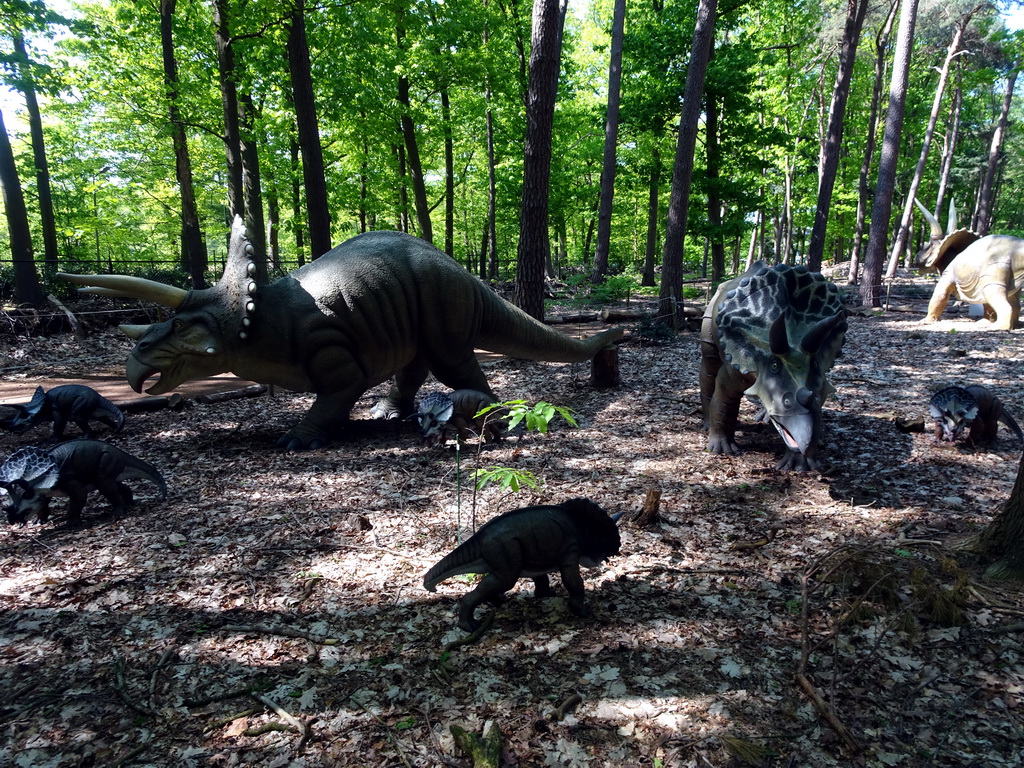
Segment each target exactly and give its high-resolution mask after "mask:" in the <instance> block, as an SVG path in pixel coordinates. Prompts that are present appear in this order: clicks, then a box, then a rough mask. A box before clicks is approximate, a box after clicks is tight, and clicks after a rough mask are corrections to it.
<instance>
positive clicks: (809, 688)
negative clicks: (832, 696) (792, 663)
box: [796, 672, 862, 753]
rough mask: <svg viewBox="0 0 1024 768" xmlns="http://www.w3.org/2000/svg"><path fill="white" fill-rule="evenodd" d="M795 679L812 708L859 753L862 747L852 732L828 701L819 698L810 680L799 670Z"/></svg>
mask: <svg viewBox="0 0 1024 768" xmlns="http://www.w3.org/2000/svg"><path fill="white" fill-rule="evenodd" d="M796 681H797V682H798V683H800V687H801V688H803V689H804V693H806V694H807V696H808V698H810V700H811V704H813V705H814V708H815V709H816V710H818V712H820V713H821V716H822V717H824V718H825V720H827V721H828V724H829V725H831V726H832V730H834V731H835V732H836V733H838V734H839V737H840V738H841V739H842V740H843V742H844V743H845V744H846V746H847V747H849V748H850V749H851V750H852V751H854V752H858V753H859V752H860V751H861V749H862V747H861V745H860V743H859V742H858V741H857V739H855V738H854V736H853V734H852V733H850V731H849V729H848V728H847V727H846V726H845V725H843V724H842V722H841V721H840V720H839V718H838V717H837V716H836V713H835V712H834V711H833V710H832V707H830V706H829V705H828V703H827V702H826V701H825V700H824V699H823V698H821V694H819V693H818V691H817V690H815V688H814V686H813V685H812V684H811V681H810V680H808V679H807V677H806V676H805V675H804V674H802V673H800V672H797V675H796Z"/></svg>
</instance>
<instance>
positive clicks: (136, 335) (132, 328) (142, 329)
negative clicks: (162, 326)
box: [117, 323, 153, 341]
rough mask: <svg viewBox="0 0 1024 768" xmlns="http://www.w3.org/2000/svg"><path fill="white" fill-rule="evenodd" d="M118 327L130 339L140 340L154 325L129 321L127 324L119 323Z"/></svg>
mask: <svg viewBox="0 0 1024 768" xmlns="http://www.w3.org/2000/svg"><path fill="white" fill-rule="evenodd" d="M117 327H118V330H120V331H121V333H123V334H124V335H125V336H127V337H128V338H129V339H135V340H136V341H138V340H139V339H141V338H142V337H143V336H145V335H146V331H148V330H149V329H150V328H152V327H153V326H152V325H129V324H128V323H125V324H123V325H119V326H117Z"/></svg>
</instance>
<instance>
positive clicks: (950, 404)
mask: <svg viewBox="0 0 1024 768" xmlns="http://www.w3.org/2000/svg"><path fill="white" fill-rule="evenodd" d="M929 412H930V413H931V416H932V418H933V419H935V429H934V436H935V439H936V440H941V441H945V442H950V443H952V442H956V441H957V440H958V439H959V438H960V436H961V435H962V434H963V431H964V430H965V429H966V430H967V443H969V444H970V445H975V446H991V445H994V444H995V442H996V433H997V431H998V430H999V422H1002V423H1003V424H1005V425H1006V426H1007V428H1009V429H1010V431H1012V432H1013V433H1014V434H1015V435H1016V436H1017V439H1018V440H1020V441H1022V442H1024V432H1022V431H1021V428H1020V425H1019V424H1017V422H1016V421H1015V420H1014V418H1013V416H1011V415H1010V414H1009V412H1007V410H1006V408H1005V407H1004V406H1003V403H1002V401H1001V400H1000V399H999V398H998V397H996V396H995V394H993V393H992V391H991V390H989V389H988V388H986V387H983V386H981V385H978V384H975V385H972V386H969V387H946V388H945V389H943V390H940V391H939V392H936V393H935V394H934V395H933V396H932V399H931V401H930V402H929Z"/></svg>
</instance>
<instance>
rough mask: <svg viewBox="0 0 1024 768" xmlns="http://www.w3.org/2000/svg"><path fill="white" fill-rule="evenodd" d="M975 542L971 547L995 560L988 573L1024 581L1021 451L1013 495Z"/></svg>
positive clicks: (1022, 469)
mask: <svg viewBox="0 0 1024 768" xmlns="http://www.w3.org/2000/svg"><path fill="white" fill-rule="evenodd" d="M972 545H973V546H972V547H971V548H972V549H976V550H977V551H980V552H981V553H982V554H985V555H987V556H989V557H992V558H994V559H995V560H996V562H994V563H993V564H992V565H991V566H989V568H988V570H987V571H986V573H985V575H986V576H988V577H989V578H993V579H1008V580H1014V581H1022V580H1024V454H1021V460H1020V465H1019V466H1018V468H1017V479H1016V481H1015V482H1014V484H1013V490H1012V491H1010V498H1009V499H1008V500H1007V502H1006V504H1005V505H1004V506H1003V509H1002V511H1001V512H1000V513H999V514H998V515H996V517H995V519H994V520H992V522H991V523H989V524H988V526H987V527H986V528H985V529H984V530H983V531H982V532H981V533H980V534H979V535H978V538H977V540H976V541H975V542H972Z"/></svg>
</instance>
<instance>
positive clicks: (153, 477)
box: [118, 455, 167, 499]
mask: <svg viewBox="0 0 1024 768" xmlns="http://www.w3.org/2000/svg"><path fill="white" fill-rule="evenodd" d="M129 477H134V478H138V479H140V480H149V481H150V482H152V483H155V484H156V487H157V488H159V489H160V498H161V499H166V498H167V483H165V482H164V476H163V475H161V474H160V472H159V470H157V468H156V467H154V466H153V465H152V464H150V463H149V462H146V461H143V460H142V459H137V458H135V457H134V456H131V455H128V456H127V457H126V458H125V466H124V469H123V470H122V471H121V475H120V477H119V478H118V479H120V480H123V479H125V478H129Z"/></svg>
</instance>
